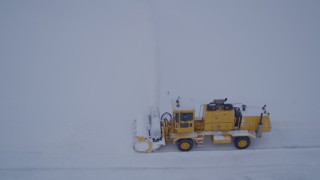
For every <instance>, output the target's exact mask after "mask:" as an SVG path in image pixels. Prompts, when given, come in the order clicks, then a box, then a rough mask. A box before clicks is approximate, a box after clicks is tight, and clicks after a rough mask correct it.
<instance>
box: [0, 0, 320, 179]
mask: <svg viewBox="0 0 320 180" xmlns="http://www.w3.org/2000/svg"><path fill="white" fill-rule="evenodd" d="M319 7H320V3H319V1H312V0H310V1H289V0H288V1H276V0H271V1H249V0H246V1H210V0H201V1H191V0H176V1H169V0H164V1H147V0H137V1H129V0H121V1H115V0H114V1H102V0H101V1H85V0H84V1H82V0H81V1H71V0H67V1H47V0H45V1H41V0H38V1H36V0H30V1H9V0H3V1H1V2H0V27H1V28H0V85H1V86H0V87H1V88H0V123H1V125H0V166H1V167H0V168H1V169H0V179H2V178H1V177H3V178H4V179H81V177H79V176H80V175H76V174H78V173H79V171H77V170H80V171H81V168H88V167H89V169H85V170H87V171H86V172H88V173H84V174H85V176H84V177H82V178H85V179H89V178H93V179H106V178H107V177H108V174H109V175H110V174H111V175H110V176H111V178H113V179H130V178H131V179H141V178H142V179H146V178H148V177H149V176H148V175H149V174H150V175H151V174H153V173H155V174H156V175H158V176H157V177H156V179H161V177H162V176H165V177H167V178H169V177H176V178H182V177H184V178H190V179H197V178H199V177H201V179H208V178H210V173H211V171H212V169H215V171H216V173H218V178H222V179H227V178H232V177H233V178H235V176H233V175H235V174H237V173H238V172H239V173H240V176H239V177H240V178H243V179H246V177H247V176H249V179H250V177H251V178H258V179H261V177H262V178H263V177H264V178H266V179H271V178H272V177H273V176H274V175H278V176H277V177H279V178H280V177H283V175H287V176H285V177H287V179H295V178H297V179H298V178H302V179H317V178H319V177H320V174H319V173H318V172H317V171H316V170H315V169H316V168H317V167H319V165H320V164H319V163H317V162H319V161H316V160H319V158H320V156H319V155H318V154H317V153H316V152H317V150H318V149H317V148H319V147H320V141H319V137H320V134H319V133H318V132H317V126H319V125H320V123H319V120H318V111H319V108H320V106H319V103H318V102H319V100H320V96H319V92H320V81H319V77H320V71H319V70H318V68H319V67H320V61H319V58H320V35H319V32H320V21H319V18H320V11H319ZM168 92H169V95H168ZM177 96H181V97H189V98H193V99H194V100H195V103H196V106H197V107H198V106H200V104H203V103H208V102H210V101H212V100H213V99H214V98H225V97H227V98H228V99H229V101H230V102H234V103H235V102H242V103H247V104H250V105H264V104H267V106H268V108H269V110H270V111H271V120H272V122H273V131H272V132H271V133H270V134H268V135H267V136H266V137H265V139H261V140H258V141H257V142H256V143H253V147H254V148H269V149H273V150H270V151H268V150H262V151H261V152H260V151H252V152H251V151H242V152H241V151H239V152H233V151H232V152H230V151H227V150H226V151H224V150H225V149H230V148H231V147H232V145H230V146H222V148H220V147H217V149H219V151H216V152H215V149H216V148H211V149H210V147H205V148H204V150H205V151H207V150H210V151H209V152H203V151H202V150H201V149H200V150H199V151H197V150H196V151H195V152H191V153H182V154H181V153H168V154H167V153H158V154H150V155H145V154H142V155H141V154H136V153H135V152H133V150H132V147H131V145H132V142H131V141H132V137H131V132H132V131H131V127H132V126H131V125H132V122H133V120H134V118H135V117H136V116H137V115H139V114H143V113H146V112H148V108H149V107H150V106H159V107H160V111H161V112H164V111H170V103H169V99H170V98H171V97H177ZM287 147H299V148H301V147H302V150H301V151H300V150H297V151H295V152H292V150H291V149H290V150H288V151H289V154H287V151H286V149H284V150H283V149H282V148H287ZM306 147H311V149H306V150H303V148H306ZM312 148H316V149H312ZM168 149H169V150H170V151H174V152H176V151H177V150H176V149H175V148H168ZM274 149H280V150H279V151H277V150H274ZM165 150H167V149H165ZM220 150H221V151H222V152H220ZM160 151H161V150H160ZM211 151H212V152H211ZM261 153H264V155H265V157H263V156H260V155H261ZM308 154H310V155H308ZM252 155H253V157H255V160H253V161H250V162H249V163H247V164H246V162H248V161H247V160H248V159H247V158H250V157H251V156H252ZM311 155H312V156H311ZM291 156H295V157H297V160H295V159H294V158H292V159H291V158H290V157H291ZM222 157H226V158H227V159H228V160H229V161H228V162H222V163H221V164H222V167H223V168H221V167H218V166H216V165H215V166H213V165H212V164H211V161H215V162H217V161H219V162H220V161H223V160H224V159H223V158H222ZM239 157H241V158H240V159H237V158H239ZM279 157H283V158H285V160H284V161H283V162H282V161H280V160H278V158H279ZM273 158H274V159H273ZM197 159H199V161H197ZM206 159H207V161H206ZM268 159H269V161H268ZM273 160H274V161H273ZM190 161H192V162H194V166H193V165H192V164H188V163H186V162H190ZM298 162H301V163H302V165H301V166H300V165H297V166H295V165H292V164H295V163H298ZM157 163H159V164H157ZM264 163H266V164H264ZM282 163H284V164H282ZM181 164H183V166H182V167H183V168H181ZM242 164H244V165H247V166H244V168H243V169H241V168H240V169H237V168H235V167H234V166H236V165H237V167H238V165H242ZM288 164H289V165H288ZM150 166H151V168H150ZM185 166H187V167H185ZM265 166H268V167H269V170H270V171H269V172H268V173H269V174H267V175H266V174H263V173H262V174H253V175H252V172H251V170H252V171H256V170H257V171H259V170H261V169H259V168H262V167H265ZM101 167H102V169H101ZM105 167H107V169H103V168H105ZM168 167H171V169H170V168H169V169H166V168H168ZM194 167H197V168H198V169H197V168H195V169H194ZM199 167H204V169H200V168H199ZM228 167H234V168H235V171H234V172H233V173H231V174H228V172H229V170H228ZM253 167H254V168H253ZM273 167H279V168H280V169H281V170H282V173H283V174H281V172H279V170H277V169H274V168H273ZM11 168H13V169H11ZM15 168H17V169H15ZM19 168H20V169H19ZM24 168H27V169H24ZM28 168H29V169H28ZM42 168H44V169H42ZM46 168H48V169H46ZM50 168H53V169H54V171H52V169H50ZM59 168H61V169H63V168H71V169H69V170H70V171H71V172H73V173H74V174H73V173H70V174H68V172H69V171H68V170H66V171H65V172H64V173H62V174H59V173H57V172H56V171H59ZM77 168H79V169H77ZM90 168H92V169H90ZM95 168H97V169H95ZM99 168H100V169H99ZM126 168H127V169H126ZM130 168H133V169H130ZM308 168H309V169H308ZM217 169H218V170H217ZM301 169H302V172H298V171H299V170H301ZM28 170H31V171H28ZM37 170H40V171H37ZM43 170H44V171H43ZM92 170H94V171H98V173H93V172H92ZM103 170H106V171H103ZM175 170H177V172H179V173H181V174H183V173H185V176H180V175H179V174H176V173H177V172H176V171H175ZM192 170H194V171H196V172H198V173H199V174H201V175H199V176H195V175H191V176H188V173H190V172H191V171H192ZM144 171H146V172H144ZM162 171H166V173H162ZM35 172H36V173H35ZM219 172H220V174H219ZM293 172H296V174H295V173H293ZM141 173H142V174H141ZM241 173H242V174H241ZM290 173H293V174H290ZM308 173H309V174H308ZM57 174H59V175H57ZM80 174H81V173H80ZM164 174H166V175H164ZM225 174H227V176H225ZM248 174H249V175H248ZM250 174H251V175H252V176H250ZM49 177H50V178H49ZM247 179H248V178H247Z"/></svg>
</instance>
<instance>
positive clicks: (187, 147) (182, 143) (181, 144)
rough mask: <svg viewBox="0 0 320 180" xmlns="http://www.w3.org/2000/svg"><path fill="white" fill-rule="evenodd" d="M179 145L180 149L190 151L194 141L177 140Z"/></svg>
mask: <svg viewBox="0 0 320 180" xmlns="http://www.w3.org/2000/svg"><path fill="white" fill-rule="evenodd" d="M177 146H178V149H179V150H180V151H190V149H192V146H193V141H192V140H191V139H180V140H178V142H177Z"/></svg>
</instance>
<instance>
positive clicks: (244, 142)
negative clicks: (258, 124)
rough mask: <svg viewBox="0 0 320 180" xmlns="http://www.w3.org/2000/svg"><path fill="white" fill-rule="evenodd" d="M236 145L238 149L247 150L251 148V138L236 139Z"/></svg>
mask: <svg viewBox="0 0 320 180" xmlns="http://www.w3.org/2000/svg"><path fill="white" fill-rule="evenodd" d="M234 145H235V146H236V148H238V149H246V148H247V147H249V146H250V138H249V137H246V136H243V137H236V138H235V139H234Z"/></svg>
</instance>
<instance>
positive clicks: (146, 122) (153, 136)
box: [133, 108, 165, 153]
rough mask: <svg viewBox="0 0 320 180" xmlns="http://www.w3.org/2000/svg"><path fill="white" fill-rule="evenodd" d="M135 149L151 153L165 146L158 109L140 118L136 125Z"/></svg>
mask: <svg viewBox="0 0 320 180" xmlns="http://www.w3.org/2000/svg"><path fill="white" fill-rule="evenodd" d="M134 126H135V127H134V141H133V142H134V144H133V149H134V150H135V151H137V152H144V153H149V152H151V151H153V150H156V149H158V148H159V147H160V146H161V145H165V142H164V141H163V140H162V135H161V125H160V114H159V109H158V108H151V109H150V114H149V115H146V116H139V117H138V118H137V119H136V120H135V123H134Z"/></svg>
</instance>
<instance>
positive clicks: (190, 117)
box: [181, 113, 193, 121]
mask: <svg viewBox="0 0 320 180" xmlns="http://www.w3.org/2000/svg"><path fill="white" fill-rule="evenodd" d="M192 120H193V113H181V121H192Z"/></svg>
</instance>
